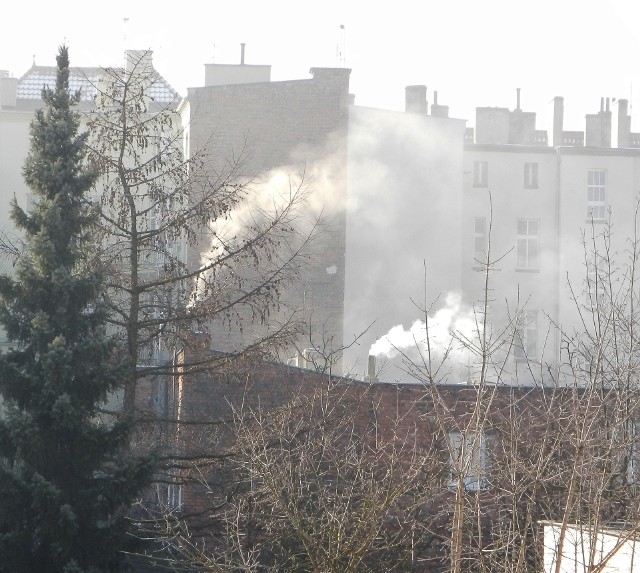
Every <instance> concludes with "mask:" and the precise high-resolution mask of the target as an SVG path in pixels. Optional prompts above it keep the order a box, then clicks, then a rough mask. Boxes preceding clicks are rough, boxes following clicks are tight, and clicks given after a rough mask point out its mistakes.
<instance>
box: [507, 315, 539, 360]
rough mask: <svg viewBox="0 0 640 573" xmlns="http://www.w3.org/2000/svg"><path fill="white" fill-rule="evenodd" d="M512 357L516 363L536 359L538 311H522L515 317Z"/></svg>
mask: <svg viewBox="0 0 640 573" xmlns="http://www.w3.org/2000/svg"><path fill="white" fill-rule="evenodd" d="M513 354H514V357H515V359H516V360H517V361H518V362H525V361H528V360H537V359H538V311H537V310H532V309H527V310H522V311H520V312H519V313H518V315H517V317H516V332H515V340H514V351H513Z"/></svg>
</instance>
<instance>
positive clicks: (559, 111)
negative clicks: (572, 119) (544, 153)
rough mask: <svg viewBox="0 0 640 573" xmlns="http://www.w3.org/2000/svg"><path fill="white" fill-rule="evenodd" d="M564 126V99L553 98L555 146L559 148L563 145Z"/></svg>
mask: <svg viewBox="0 0 640 573" xmlns="http://www.w3.org/2000/svg"><path fill="white" fill-rule="evenodd" d="M563 124H564V98H563V97H561V96H556V97H554V98H553V145H554V147H559V146H560V145H562V144H563Z"/></svg>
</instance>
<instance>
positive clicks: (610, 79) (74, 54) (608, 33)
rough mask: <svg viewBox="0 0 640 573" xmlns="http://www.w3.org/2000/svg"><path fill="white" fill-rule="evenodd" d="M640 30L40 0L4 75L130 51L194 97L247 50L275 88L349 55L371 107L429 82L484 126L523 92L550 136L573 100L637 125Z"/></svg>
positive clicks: (495, 15) (559, 21)
mask: <svg viewBox="0 0 640 573" xmlns="http://www.w3.org/2000/svg"><path fill="white" fill-rule="evenodd" d="M125 18H127V19H128V20H127V23H126V24H125ZM639 22H640V3H638V2H637V0H601V1H599V2H581V1H579V0H535V1H533V0H526V1H525V0H482V1H478V0H440V1H438V2H420V1H419V0H395V1H394V2H385V3H382V2H378V3H375V2H365V1H364V0H358V1H354V0H323V1H322V2H320V1H317V2H311V1H309V0H306V1H305V0H270V1H268V2H267V1H265V0H244V1H243V0H232V1H220V0H207V1H206V2H198V1H196V2H177V1H175V0H172V1H171V2H168V1H165V0H156V1H154V2H151V1H148V0H129V1H127V2H125V1H123V0H115V1H111V2H109V1H102V2H93V3H87V2H86V1H82V2H80V1H76V0H58V1H57V2H50V1H47V2H44V1H43V0H37V1H36V2H14V3H13V4H12V7H11V15H10V16H7V15H6V14H5V16H4V17H3V26H2V31H1V32H0V69H5V70H9V71H10V72H11V73H12V74H13V75H15V76H18V77H19V76H21V75H22V74H23V73H25V72H26V71H27V70H28V69H29V67H30V66H31V63H32V61H33V58H34V56H35V60H36V63H38V64H50V65H52V64H53V63H54V61H55V60H54V56H55V53H56V50H57V46H58V45H59V44H61V43H62V42H64V41H66V42H68V44H69V46H70V50H71V51H70V54H71V59H72V65H86V66H90V65H104V66H108V65H119V64H120V63H121V62H122V53H123V49H124V48H125V47H126V48H131V49H147V48H150V49H152V50H153V51H154V62H155V65H156V68H157V69H158V70H159V71H160V73H162V74H163V75H164V76H165V77H166V79H167V80H169V81H170V82H171V83H172V84H173V85H174V87H175V88H176V89H177V90H178V91H179V92H180V93H181V94H183V95H184V94H185V93H186V88H187V87H188V86H198V85H201V84H202V82H203V78H204V67H203V64H205V63H207V62H212V61H215V62H217V63H237V62H239V57H240V47H239V46H240V43H241V42H245V43H246V57H245V61H246V63H252V64H271V65H272V66H273V67H272V79H274V80H282V79H301V78H307V77H309V74H308V72H309V68H310V67H312V66H335V65H340V64H342V63H343V61H344V63H345V64H346V66H347V67H350V68H352V70H353V71H352V75H351V91H352V93H355V94H356V103H358V104H360V105H366V106H373V107H383V108H390V109H402V108H403V106H404V87H405V86H406V85H410V84H426V85H427V88H428V99H429V101H430V103H431V102H432V100H433V90H437V91H438V99H439V103H442V104H445V105H449V106H450V113H451V115H452V116H454V117H461V118H464V119H468V120H470V124H473V123H474V116H475V107H476V106H501V107H510V108H513V107H515V102H516V95H515V94H516V88H521V103H522V107H523V108H524V109H525V110H527V111H535V112H537V113H538V117H539V120H538V127H539V128H542V129H544V128H547V127H548V125H547V124H548V122H549V121H550V119H551V118H550V113H549V112H550V109H551V100H552V99H553V97H554V96H556V95H562V96H564V97H565V129H569V130H572V129H575V130H578V129H584V115H585V114H586V113H594V112H596V111H598V109H599V106H600V98H601V97H603V96H604V97H611V98H627V99H630V100H631V101H632V105H633V104H634V103H635V109H636V110H637V115H638V117H637V118H635V120H634V129H635V130H640V127H639V126H640V26H639V25H638V24H639ZM340 26H344V30H343V31H342V30H341V28H340ZM338 52H340V54H341V55H340V54H339V53H338ZM633 111H634V110H633V109H632V112H633Z"/></svg>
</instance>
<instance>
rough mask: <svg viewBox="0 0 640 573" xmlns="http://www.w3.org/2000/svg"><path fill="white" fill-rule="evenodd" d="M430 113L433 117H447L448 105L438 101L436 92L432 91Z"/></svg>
mask: <svg viewBox="0 0 640 573" xmlns="http://www.w3.org/2000/svg"><path fill="white" fill-rule="evenodd" d="M431 115H432V116H434V117H449V106H448V105H440V104H439V103H438V92H435V91H434V92H433V104H431Z"/></svg>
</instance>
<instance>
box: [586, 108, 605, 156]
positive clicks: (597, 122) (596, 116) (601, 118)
mask: <svg viewBox="0 0 640 573" xmlns="http://www.w3.org/2000/svg"><path fill="white" fill-rule="evenodd" d="M609 106H610V100H609V98H606V99H605V98H600V111H599V112H598V113H590V114H587V116H586V133H585V144H586V145H587V146H588V147H604V148H608V147H611V110H610V109H609Z"/></svg>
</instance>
